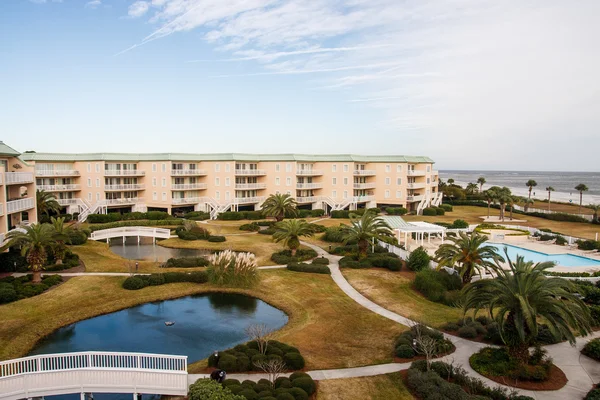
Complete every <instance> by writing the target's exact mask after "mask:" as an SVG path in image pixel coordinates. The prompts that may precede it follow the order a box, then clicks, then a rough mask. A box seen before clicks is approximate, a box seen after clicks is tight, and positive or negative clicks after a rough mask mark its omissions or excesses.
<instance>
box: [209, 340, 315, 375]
mask: <svg viewBox="0 0 600 400" xmlns="http://www.w3.org/2000/svg"><path fill="white" fill-rule="evenodd" d="M277 357H280V358H281V359H282V360H283V361H284V362H285V364H286V367H287V368H288V369H289V370H298V369H302V368H304V358H303V357H302V355H301V354H300V351H299V350H298V349H297V348H295V347H293V346H290V345H288V344H285V343H282V342H278V341H276V340H269V342H268V345H267V352H266V354H260V353H259V352H258V343H257V342H256V341H250V342H246V343H244V344H238V345H237V346H235V347H234V348H232V349H227V350H223V351H219V352H218V357H217V356H215V354H211V355H210V356H209V357H208V366H209V367H215V368H219V369H224V370H225V371H227V372H228V373H232V372H248V371H260V369H259V368H258V367H257V366H256V365H255V364H254V363H255V362H256V361H258V360H264V359H268V358H277ZM292 380H293V379H292Z"/></svg>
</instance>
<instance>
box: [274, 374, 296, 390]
mask: <svg viewBox="0 0 600 400" xmlns="http://www.w3.org/2000/svg"><path fill="white" fill-rule="evenodd" d="M280 387H281V388H291V387H292V381H290V378H286V377H285V376H280V377H279V378H277V379H275V389H279V388H280Z"/></svg>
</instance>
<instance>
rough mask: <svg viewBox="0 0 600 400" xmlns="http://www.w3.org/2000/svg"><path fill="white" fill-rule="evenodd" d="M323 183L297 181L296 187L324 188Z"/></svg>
mask: <svg viewBox="0 0 600 400" xmlns="http://www.w3.org/2000/svg"><path fill="white" fill-rule="evenodd" d="M322 188H323V184H322V183H296V189H322Z"/></svg>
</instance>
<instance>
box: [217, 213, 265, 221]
mask: <svg viewBox="0 0 600 400" xmlns="http://www.w3.org/2000/svg"><path fill="white" fill-rule="evenodd" d="M263 218H264V216H263V213H262V211H226V212H223V213H220V214H219V215H218V216H217V219H220V220H222V221H241V220H243V219H249V220H259V219H263Z"/></svg>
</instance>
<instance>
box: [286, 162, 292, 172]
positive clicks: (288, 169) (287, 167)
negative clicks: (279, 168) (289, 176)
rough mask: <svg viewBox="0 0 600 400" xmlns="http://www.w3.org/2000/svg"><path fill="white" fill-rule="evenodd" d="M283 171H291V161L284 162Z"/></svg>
mask: <svg viewBox="0 0 600 400" xmlns="http://www.w3.org/2000/svg"><path fill="white" fill-rule="evenodd" d="M285 172H292V164H291V163H287V164H285Z"/></svg>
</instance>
